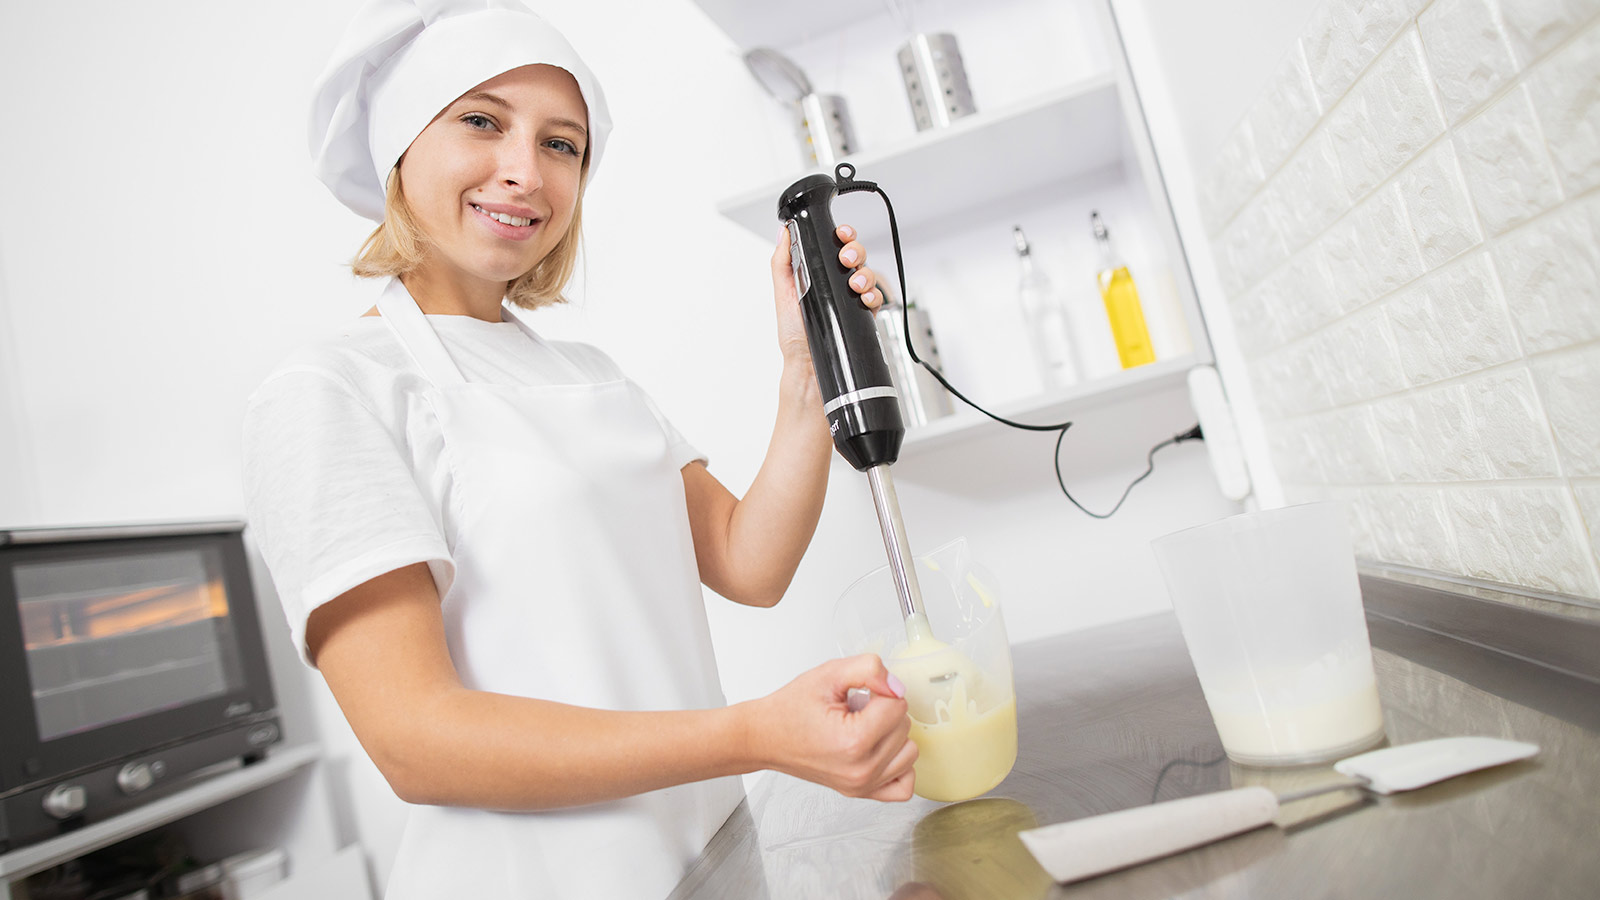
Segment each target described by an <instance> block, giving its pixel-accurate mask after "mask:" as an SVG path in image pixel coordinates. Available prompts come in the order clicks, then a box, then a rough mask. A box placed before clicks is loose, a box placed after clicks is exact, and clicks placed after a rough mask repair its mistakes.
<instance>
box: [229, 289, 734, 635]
mask: <svg viewBox="0 0 1600 900" xmlns="http://www.w3.org/2000/svg"><path fill="white" fill-rule="evenodd" d="M502 314H503V315H504V316H505V317H506V318H507V321H504V322H499V323H493V322H484V321H482V320H480V319H474V318H472V317H470V316H429V317H428V322H429V323H430V324H431V325H433V326H434V330H435V332H437V334H438V335H439V337H440V339H441V340H443V342H444V345H445V348H446V350H447V351H448V352H449V354H450V357H451V359H453V360H454V361H455V363H456V364H457V365H458V366H459V367H460V368H461V371H462V374H463V375H465V376H466V377H467V379H468V380H469V381H473V382H480V383H488V384H500V385H527V386H536V385H552V384H571V383H578V382H587V383H596V384H598V383H602V382H606V381H613V380H616V379H619V378H622V377H624V376H623V375H622V372H621V370H620V369H619V368H618V367H617V364H616V363H615V362H613V361H612V360H611V358H610V357H608V356H607V355H606V354H605V353H603V352H602V351H600V350H599V349H598V348H595V347H592V346H589V345H586V344H575V343H568V342H560V341H547V340H543V339H540V338H536V337H533V336H531V335H529V334H527V333H524V331H523V330H522V329H521V328H520V327H518V326H517V325H516V324H515V323H514V322H513V321H510V319H511V318H512V317H513V315H514V314H513V313H511V312H509V311H506V312H503V313H502ZM428 386H429V385H428V380H427V378H426V376H424V375H423V373H422V370H421V369H420V368H419V367H418V366H417V364H416V362H415V361H414V360H413V359H412V357H411V355H410V354H409V353H407V352H406V351H405V349H404V348H403V347H401V346H400V344H399V343H398V342H396V341H395V339H394V335H393V334H392V333H390V331H389V329H388V328H387V327H386V326H385V325H384V322H383V319H381V318H379V317H377V316H364V317H361V318H357V319H354V320H351V321H349V322H346V323H343V324H341V325H340V326H339V327H338V328H337V330H335V331H333V332H332V333H330V334H328V335H326V336H325V337H323V338H322V339H320V340H317V341H314V342H313V343H311V344H309V345H308V346H306V347H303V348H301V349H300V350H298V351H296V352H295V353H294V354H293V355H291V356H290V357H289V358H288V359H287V360H285V361H284V362H283V364H281V365H280V366H279V367H278V368H277V369H276V370H275V371H274V372H273V373H272V374H271V375H269V376H268V377H267V378H266V380H265V381H264V382H263V383H262V385H261V386H260V387H259V388H258V389H257V390H256V392H255V393H254V395H253V396H252V397H251V398H250V401H249V405H248V409H247V411H246V414H245V424H244V484H245V495H246V498H245V499H246V509H247V517H248V519H249V522H250V529H251V532H252V534H253V535H254V537H255V539H256V542H257V544H258V545H259V546H260V547H261V550H262V553H263V556H264V558H265V560H266V562H267V567H268V569H269V570H270V571H271V573H272V579H273V582H274V584H275V586H276V588H277V591H278V594H279V597H280V599H281V601H282V603H283V607H284V612H285V614H286V616H287V617H288V620H289V629H290V631H291V633H292V634H293V636H294V640H295V646H296V647H297V648H298V649H299V651H300V654H301V659H305V624H306V619H307V617H309V616H310V615H311V611H312V610H314V609H316V608H317V607H318V606H321V605H322V604H323V603H326V602H327V601H329V600H331V599H333V598H334V597H337V596H339V595H340V594H342V593H344V592H345V591H347V590H349V589H351V588H353V587H355V586H356V585H358V584H361V583H362V582H364V581H367V580H368V579H371V578H373V577H375V576H377V575H381V574H383V573H384V572H390V571H393V570H395V569H397V568H400V567H402V566H406V565H410V564H412V563H418V562H425V563H428V565H429V568H430V569H431V570H432V572H433V577H434V582H435V584H436V585H437V587H438V589H439V596H441V597H442V596H444V595H445V593H446V592H447V591H448V590H449V588H450V585H451V582H452V581H453V580H454V571H455V566H454V563H453V562H452V561H451V555H450V549H451V548H450V545H449V542H448V541H447V540H446V535H448V534H453V533H455V531H456V529H457V528H458V527H459V523H458V522H457V521H456V514H455V511H454V508H453V484H452V481H451V478H450V470H449V464H448V462H447V461H446V459H445V458H444V435H443V433H442V432H441V430H440V427H439V420H438V417H437V416H436V415H435V414H434V410H433V408H432V407H431V406H429V405H428V404H427V403H426V402H425V401H424V400H423V394H424V392H425V391H427V389H428ZM647 402H648V401H647ZM651 409H652V411H654V410H655V407H654V405H653V404H652V405H651ZM656 415H657V421H658V422H659V423H660V425H661V429H662V433H663V434H664V435H666V440H667V444H668V448H669V451H668V452H669V455H670V457H671V460H672V462H673V464H674V465H676V466H678V467H679V468H681V467H682V466H684V465H687V464H688V463H689V462H691V461H693V460H696V459H699V460H702V461H704V459H705V457H704V456H703V455H702V454H701V453H700V452H699V451H698V450H696V449H695V448H694V447H693V446H692V445H690V444H689V443H688V442H687V441H686V440H684V438H683V436H682V435H681V434H680V433H679V432H678V430H677V429H676V428H674V427H673V426H672V423H671V422H669V421H668V420H667V419H666V418H665V417H664V416H661V415H660V413H659V412H657V413H656Z"/></svg>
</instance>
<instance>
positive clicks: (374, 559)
mask: <svg viewBox="0 0 1600 900" xmlns="http://www.w3.org/2000/svg"><path fill="white" fill-rule="evenodd" d="M243 449H244V473H243V474H244V488H245V511H246V518H247V519H248V521H249V525H250V529H251V532H252V534H253V535H254V537H255V540H256V543H257V544H258V545H259V546H260V548H261V553H262V557H263V558H264V559H265V560H266V563H267V569H268V571H269V572H271V574H272V581H273V584H274V586H275V587H276V588H277V591H278V596H279V599H280V601H281V602H282V604H283V609H284V614H285V615H286V616H287V618H288V620H289V629H290V631H291V633H292V634H293V636H294V640H295V646H296V649H297V650H298V651H299V653H300V658H301V659H302V660H303V661H305V662H307V664H308V665H309V664H310V659H309V656H308V654H307V650H306V643H305V640H306V621H307V619H308V618H309V617H310V615H311V613H312V611H313V610H315V609H316V608H317V607H319V606H321V605H322V604H324V603H326V602H328V601H329V600H332V599H333V598H335V597H337V596H339V595H340V594H343V593H344V592H346V591H348V590H350V589H351V588H354V587H356V586H357V585H359V584H361V583H363V582H365V581H368V580H370V579H372V578H375V577H377V576H379V575H382V574H384V573H385V572H391V571H394V570H395V569H398V568H401V567H403V566H407V565H411V564H413V563H418V562H425V563H428V564H429V569H430V570H431V571H432V573H433V576H434V580H435V583H436V584H437V585H438V587H439V594H440V596H444V594H445V592H446V591H447V590H448V586H449V583H450V581H451V580H452V579H453V576H454V564H453V563H452V561H451V559H450V553H449V549H448V545H447V542H446V541H445V538H444V531H443V527H442V524H441V523H440V522H439V521H438V520H437V519H436V517H435V514H434V512H433V511H432V508H431V506H430V504H429V503H428V502H427V500H426V498H425V497H424V495H423V492H422V489H421V488H420V487H419V485H418V482H417V479H416V477H415V475H414V474H413V473H412V471H411V467H410V466H409V465H408V463H407V457H406V455H405V454H404V452H403V449H402V447H401V446H400V444H399V442H398V440H397V438H396V437H395V436H394V435H393V434H392V433H391V432H390V431H389V430H387V429H386V428H385V427H384V425H383V423H382V422H381V421H380V420H379V419H378V417H377V416H376V415H374V414H373V412H372V410H371V409H370V408H369V407H368V406H367V404H366V403H365V402H364V401H363V400H362V399H361V397H360V396H359V395H358V394H356V392H355V391H354V390H353V389H351V388H350V387H349V386H348V385H346V384H345V383H343V382H341V381H340V380H339V379H337V378H336V377H333V376H330V375H328V374H325V373H321V372H317V371H312V370H291V371H288V372H285V373H282V374H278V375H275V376H274V377H272V378H271V379H269V380H268V381H267V382H266V383H265V384H263V385H262V386H261V387H260V388H259V389H258V390H257V391H256V393H255V394H254V395H253V396H252V397H251V399H250V403H249V406H248V408H247V410H246V412H245V424H244V448H243Z"/></svg>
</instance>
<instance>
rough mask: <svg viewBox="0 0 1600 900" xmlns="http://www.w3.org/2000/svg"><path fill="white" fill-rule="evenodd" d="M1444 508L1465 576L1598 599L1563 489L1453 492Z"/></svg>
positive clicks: (1588, 556) (1579, 527)
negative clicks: (1448, 517)
mask: <svg viewBox="0 0 1600 900" xmlns="http://www.w3.org/2000/svg"><path fill="white" fill-rule="evenodd" d="M1447 503H1448V505H1449V509H1450V523H1451V527H1452V530H1453V531H1454V533H1455V538H1456V545H1457V547H1458V548H1459V549H1460V552H1461V562H1462V565H1463V566H1464V571H1465V573H1466V574H1467V575H1471V576H1473V577H1475V578H1484V579H1488V580H1490V581H1500V582H1506V583H1509V584H1521V585H1527V586H1529V587H1534V588H1540V589H1543V590H1550V591H1560V592H1564V593H1569V594H1579V595H1582V596H1587V597H1594V596H1600V582H1597V580H1596V576H1595V564H1594V555H1593V553H1592V552H1591V550H1590V547H1589V546H1588V541H1587V540H1585V538H1586V535H1585V532H1584V528H1583V524H1582V522H1581V521H1580V520H1579V518H1578V511H1577V508H1576V506H1575V504H1574V503H1573V502H1572V497H1571V494H1570V492H1568V491H1567V490H1566V489H1565V488H1553V487H1462V488H1454V489H1451V490H1449V491H1448V492H1447Z"/></svg>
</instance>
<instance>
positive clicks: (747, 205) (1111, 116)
mask: <svg viewBox="0 0 1600 900" xmlns="http://www.w3.org/2000/svg"><path fill="white" fill-rule="evenodd" d="M1123 130H1124V122H1123V118H1122V109H1121V106H1120V103H1119V101H1118V99H1117V85H1116V80H1115V79H1114V78H1113V77H1112V76H1111V75H1109V74H1106V75H1100V76H1096V77H1094V78H1090V79H1086V80H1084V81H1080V82H1077V83H1075V84H1072V85H1068V86H1067V87H1064V88H1061V89H1059V90H1056V91H1052V92H1050V93H1048V94H1045V95H1043V96H1040V97H1036V98H1034V99H1032V100H1029V101H1026V102H1023V103H1018V104H1014V105H1012V106H1009V107H1002V108H1000V109H997V110H994V111H992V112H979V113H976V114H974V115H971V116H967V117H965V118H963V119H958V120H957V121H956V122H955V123H953V124H952V125H950V126H949V127H947V128H941V129H937V130H934V131H924V132H920V133H918V134H916V135H914V136H912V137H910V138H907V139H906V140H904V141H902V142H900V143H898V144H893V145H890V146H888V147H883V148H881V149H877V150H872V151H870V152H863V153H857V154H854V155H852V156H850V157H848V158H847V160H846V161H848V162H849V163H851V164H852V165H854V166H855V167H856V169H857V171H858V173H859V175H860V177H861V178H864V179H866V180H868V181H875V182H877V183H878V184H880V185H882V186H883V188H884V190H885V191H887V192H888V194H889V196H890V198H892V199H893V200H894V204H895V215H896V216H897V217H898V218H899V220H900V227H901V229H902V230H908V229H911V228H914V227H915V226H916V225H918V224H921V223H934V222H942V221H946V220H948V219H949V218H950V217H953V216H960V215H961V214H963V213H966V212H971V211H973V210H976V209H978V208H979V207H982V206H985V205H987V204H990V203H992V202H993V201H995V200H996V199H999V198H1004V197H1014V196H1019V195H1023V194H1026V193H1029V192H1031V191H1034V190H1037V189H1038V188H1041V187H1044V186H1046V185H1050V184H1053V183H1056V182H1060V181H1064V180H1067V179H1069V178H1072V177H1073V176H1075V175H1082V174H1086V173H1088V172H1093V171H1096V170H1099V169H1103V168H1106V167H1108V166H1111V165H1115V164H1118V163H1120V162H1121V161H1122V139H1121V135H1122V132H1123ZM799 177H800V174H798V173H797V174H796V175H795V176H794V177H793V178H787V179H784V180H783V181H782V182H774V183H773V184H770V185H767V186H766V187H762V188H759V189H756V190H752V191H748V192H746V193H744V194H741V195H739V196H737V197H733V198H730V199H728V200H725V201H723V202H722V203H720V204H718V206H717V210H718V212H721V213H722V214H723V215H725V216H727V217H728V218H730V219H732V220H733V221H735V222H737V223H738V224H740V225H742V226H744V227H745V228H747V229H749V230H750V231H751V232H752V233H754V234H756V235H758V236H760V237H761V238H762V239H763V240H766V239H768V238H770V237H772V232H773V230H774V229H775V228H776V227H777V225H778V197H779V195H780V194H782V193H783V190H784V189H785V188H787V187H788V186H789V185H790V184H793V183H794V182H795V181H796V180H797V179H798V178H799ZM873 202H876V201H875V200H874V201H873Z"/></svg>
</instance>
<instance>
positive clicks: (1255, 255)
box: [1222, 189, 1289, 284]
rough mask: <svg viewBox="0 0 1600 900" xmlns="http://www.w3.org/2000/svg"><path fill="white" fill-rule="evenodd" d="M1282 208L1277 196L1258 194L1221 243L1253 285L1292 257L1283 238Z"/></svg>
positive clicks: (1241, 213) (1247, 282)
mask: <svg viewBox="0 0 1600 900" xmlns="http://www.w3.org/2000/svg"><path fill="white" fill-rule="evenodd" d="M1280 212H1281V207H1280V206H1279V205H1278V204H1277V202H1276V200H1275V193H1274V192H1269V191H1268V190H1267V189H1263V190H1262V191H1260V192H1258V193H1257V194H1256V195H1255V197H1253V198H1251V200H1250V202H1249V203H1247V204H1245V207H1244V209H1242V210H1240V211H1239V215H1238V216H1236V217H1235V218H1234V220H1233V223H1232V224H1230V225H1229V226H1228V229H1227V231H1226V232H1225V233H1224V234H1223V236H1222V240H1223V242H1224V243H1227V244H1228V245H1230V247H1231V252H1232V254H1233V260H1234V262H1235V265H1237V266H1238V275H1239V277H1241V278H1242V279H1243V280H1244V282H1245V283H1246V284H1254V283H1256V282H1257V281H1259V280H1261V278H1262V276H1264V275H1266V274H1267V273H1268V272H1270V271H1272V269H1273V267H1274V266H1276V265H1277V264H1278V263H1279V262H1282V261H1283V260H1284V259H1285V258H1286V257H1288V255H1289V251H1288V250H1287V249H1286V246H1285V244H1284V237H1283V231H1284V229H1283V221H1282V216H1281V214H1280Z"/></svg>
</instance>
